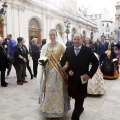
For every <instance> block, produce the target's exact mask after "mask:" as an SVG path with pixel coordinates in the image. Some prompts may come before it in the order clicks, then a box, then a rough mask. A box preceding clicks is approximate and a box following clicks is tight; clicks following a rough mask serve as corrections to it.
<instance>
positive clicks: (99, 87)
mask: <svg viewBox="0 0 120 120" xmlns="http://www.w3.org/2000/svg"><path fill="white" fill-rule="evenodd" d="M89 47H90V48H91V49H92V51H93V52H94V50H95V49H94V47H92V46H89ZM94 54H95V56H96V57H97V58H98V55H97V54H96V53H95V52H94ZM98 59H99V58H98ZM90 68H91V65H90ZM105 91H106V90H105V81H104V79H103V74H102V72H101V70H100V68H98V70H97V72H96V73H95V74H94V76H93V77H92V79H90V80H89V81H88V88H87V93H88V94H91V95H103V94H105Z"/></svg>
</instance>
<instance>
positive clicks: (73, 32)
mask: <svg viewBox="0 0 120 120" xmlns="http://www.w3.org/2000/svg"><path fill="white" fill-rule="evenodd" d="M75 34H76V29H75V28H73V29H72V37H71V38H72V40H73V38H74V35H75Z"/></svg>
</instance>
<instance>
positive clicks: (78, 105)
mask: <svg viewBox="0 0 120 120" xmlns="http://www.w3.org/2000/svg"><path fill="white" fill-rule="evenodd" d="M83 103H84V97H80V98H75V105H74V111H73V114H72V120H79V117H80V115H81V111H82V109H83Z"/></svg>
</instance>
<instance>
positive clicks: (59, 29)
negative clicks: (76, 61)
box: [56, 24, 63, 37]
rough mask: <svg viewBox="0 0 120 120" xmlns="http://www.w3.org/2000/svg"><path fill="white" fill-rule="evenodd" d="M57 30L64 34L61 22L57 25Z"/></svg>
mask: <svg viewBox="0 0 120 120" xmlns="http://www.w3.org/2000/svg"><path fill="white" fill-rule="evenodd" d="M56 30H57V31H58V33H59V34H60V36H61V37H62V35H63V31H62V27H61V25H60V24H58V25H57V26H56Z"/></svg>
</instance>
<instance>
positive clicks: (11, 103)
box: [0, 68, 120, 120]
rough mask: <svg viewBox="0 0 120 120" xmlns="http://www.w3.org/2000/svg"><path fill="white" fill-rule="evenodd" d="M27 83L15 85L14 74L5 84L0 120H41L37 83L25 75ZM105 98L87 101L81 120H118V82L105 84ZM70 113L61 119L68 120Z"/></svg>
mask: <svg viewBox="0 0 120 120" xmlns="http://www.w3.org/2000/svg"><path fill="white" fill-rule="evenodd" d="M27 75H28V77H27V80H28V83H27V84H24V85H23V86H18V85H16V77H15V70H14V68H13V69H12V72H11V74H10V76H9V78H8V79H6V82H8V83H9V85H8V87H6V88H3V87H0V120H44V118H42V116H41V114H40V107H39V104H38V87H37V79H34V80H31V79H30V77H29V73H27ZM105 83H106V94H105V95H104V96H100V97H91V96H89V97H87V98H86V100H85V104H84V108H85V110H84V112H83V113H82V115H81V117H80V120H120V80H119V79H117V80H105ZM71 106H72V110H71V111H70V112H69V113H68V114H67V115H66V116H65V117H64V118H61V119H56V120H70V118H71V114H72V111H73V106H74V101H73V100H72V101H71Z"/></svg>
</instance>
